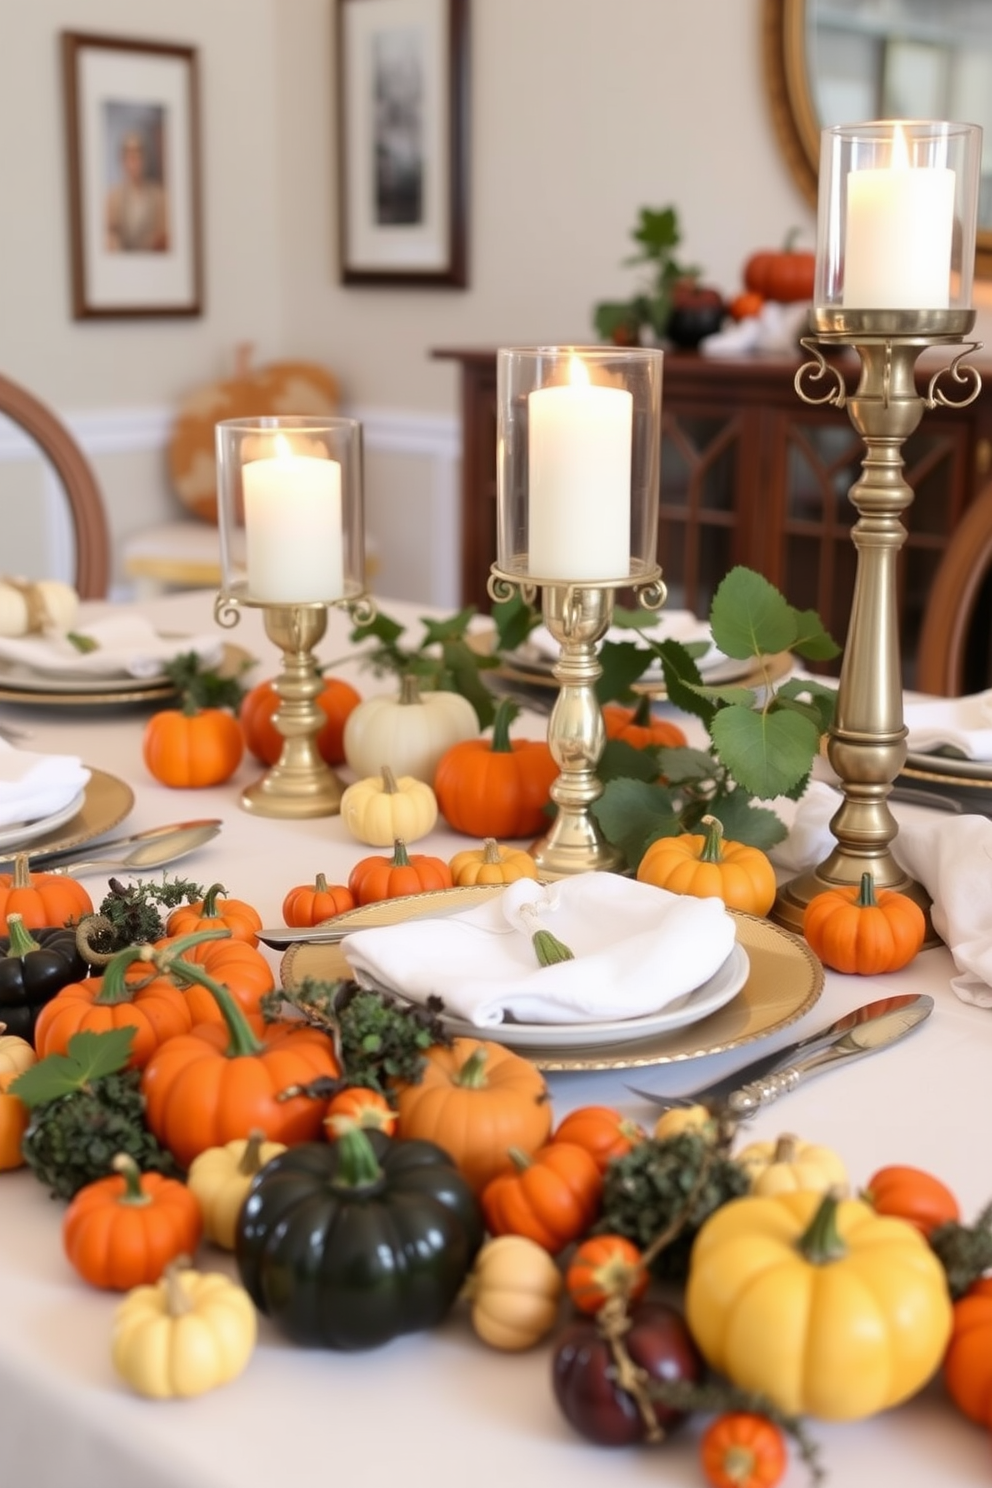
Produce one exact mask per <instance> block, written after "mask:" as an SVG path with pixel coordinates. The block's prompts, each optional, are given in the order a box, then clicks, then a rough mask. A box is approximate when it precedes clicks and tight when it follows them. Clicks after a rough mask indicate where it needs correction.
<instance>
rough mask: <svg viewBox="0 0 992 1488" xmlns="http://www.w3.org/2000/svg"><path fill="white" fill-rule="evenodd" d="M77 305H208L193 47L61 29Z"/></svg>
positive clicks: (129, 311) (102, 315)
mask: <svg viewBox="0 0 992 1488" xmlns="http://www.w3.org/2000/svg"><path fill="white" fill-rule="evenodd" d="M61 41H62V73H63V86H64V92H65V127H66V158H67V164H68V184H69V244H70V260H71V273H72V280H71V282H72V313H73V317H74V318H75V319H76V320H92V319H111V318H121V317H127V316H130V317H139V316H141V317H146V316H196V315H201V314H202V313H203V251H202V226H201V206H200V124H199V81H198V68H197V54H196V50H195V49H194V48H193V47H189V46H176V45H171V44H170V43H168V42H153V41H144V40H131V39H127V38H124V37H118V36H98V35H90V34H88V33H84V32H80V31H63V32H62V38H61Z"/></svg>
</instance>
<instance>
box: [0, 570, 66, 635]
mask: <svg viewBox="0 0 992 1488" xmlns="http://www.w3.org/2000/svg"><path fill="white" fill-rule="evenodd" d="M78 614H79V595H78V594H77V593H76V591H75V589H73V588H72V587H71V585H69V584H63V583H62V582H61V581H60V580H59V579H41V580H39V581H38V582H37V583H30V582H28V581H26V580H23V579H10V578H4V579H0V635H5V636H21V635H28V634H29V633H30V632H31V631H54V632H59V633H60V634H64V633H65V632H66V631H67V630H71V629H72V627H73V626H74V625H75V623H76V618H77V616H78Z"/></svg>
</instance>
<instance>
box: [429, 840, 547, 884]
mask: <svg viewBox="0 0 992 1488" xmlns="http://www.w3.org/2000/svg"><path fill="white" fill-rule="evenodd" d="M448 867H449V868H450V869H451V877H452V880H453V881H454V883H455V884H457V885H459V886H460V887H466V886H471V885H473V884H510V883H516V881H517V879H518V878H536V877H537V864H536V863H535V861H534V859H533V858H532V857H531V855H530V853H529V852H527V851H525V849H524V848H522V847H501V846H500V845H499V843H498V842H497V841H496V838H495V837H487V838H486V840H485V842H484V843H483V844H482V846H481V847H467V848H465V849H464V850H463V851H462V852H458V853H455V856H454V857H453V858H452V859H451V862H450V863H449V864H448Z"/></svg>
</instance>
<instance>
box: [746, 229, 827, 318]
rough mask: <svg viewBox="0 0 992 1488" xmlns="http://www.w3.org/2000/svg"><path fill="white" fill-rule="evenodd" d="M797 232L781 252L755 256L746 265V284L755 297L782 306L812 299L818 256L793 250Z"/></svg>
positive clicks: (767, 252) (777, 250)
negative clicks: (757, 296)
mask: <svg viewBox="0 0 992 1488" xmlns="http://www.w3.org/2000/svg"><path fill="white" fill-rule="evenodd" d="M794 237H795V234H794V233H790V234H789V236H788V238H787V239H786V241H785V245H784V246H783V247H782V248H778V249H768V248H764V249H761V250H759V251H758V252H757V253H752V254H751V256H750V258H749V259H748V260H747V262H746V263H745V265H744V284H745V286H746V288H747V289H749V290H751V291H752V293H754V294H760V295H762V296H763V297H764V298H765V299H766V300H776V301H778V303H779V304H792V303H794V302H795V301H797V300H811V299H812V298H813V287H814V286H813V281H814V277H815V271H816V255H815V254H814V253H810V252H808V251H805V250H803V251H801V250H799V249H796V248H794V247H793V238H794Z"/></svg>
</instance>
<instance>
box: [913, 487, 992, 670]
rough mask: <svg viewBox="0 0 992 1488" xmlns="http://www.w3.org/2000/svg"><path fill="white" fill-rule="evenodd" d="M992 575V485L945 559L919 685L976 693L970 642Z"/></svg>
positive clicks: (922, 648)
mask: <svg viewBox="0 0 992 1488" xmlns="http://www.w3.org/2000/svg"><path fill="white" fill-rule="evenodd" d="M990 575H992V481H990V482H989V483H988V484H987V485H986V486H983V488H982V489H981V491H979V493H978V495H977V496H976V497H975V499H974V501H973V502H972V503H971V504H970V505H969V506H968V507H967V508H966V510H965V513H964V515H963V516H962V518H961V521H960V522H959V523H958V525H957V527H956V528H955V530H954V533H953V534H952V536H951V540H950V542H949V543H948V545H947V548H946V549H945V551H944V556H943V558H942V559H941V561H940V566H939V567H938V569H937V573H936V576H935V578H934V581H933V586H932V588H931V590H930V595H929V598H928V600H927V607H926V611H925V613H924V616H923V625H922V627H921V630H920V641H919V648H918V650H917V657H916V686H917V688H918V689H919V690H920V691H921V692H932V693H936V694H937V695H938V696H941V697H960V696H961V694H962V693H964V692H967V691H969V690H970V687H969V685H968V682H967V680H966V675H965V663H966V659H967V652H968V640H969V634H970V632H971V628H972V624H973V622H974V621H975V619H976V608H977V607H978V604H979V600H980V598H981V597H982V590H983V586H984V583H985V580H986V579H987V578H989V576H990Z"/></svg>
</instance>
